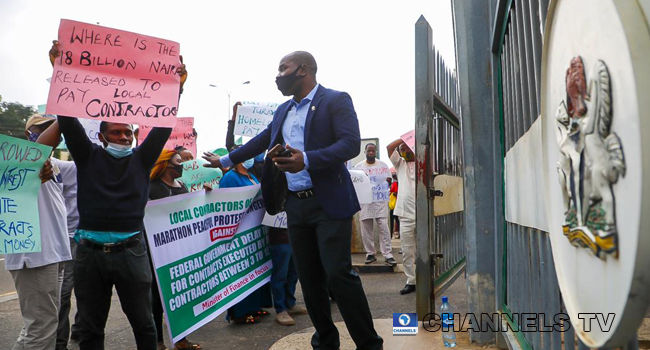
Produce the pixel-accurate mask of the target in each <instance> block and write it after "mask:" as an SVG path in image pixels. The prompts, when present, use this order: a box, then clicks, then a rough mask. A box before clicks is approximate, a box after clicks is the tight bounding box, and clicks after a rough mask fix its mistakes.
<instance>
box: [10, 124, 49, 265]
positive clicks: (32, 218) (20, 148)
mask: <svg viewBox="0 0 650 350" xmlns="http://www.w3.org/2000/svg"><path fill="white" fill-rule="evenodd" d="M50 151H51V148H50V147H46V146H43V145H40V144H37V143H34V142H29V141H25V140H20V139H17V138H13V137H9V136H5V135H1V134H0V253H2V254H15V253H35V252H40V251H41V233H40V232H41V228H40V222H39V215H38V191H39V189H40V187H41V180H40V178H39V177H38V174H39V172H40V170H41V168H42V167H43V164H44V163H45V161H46V160H47V158H48V156H49V154H50Z"/></svg>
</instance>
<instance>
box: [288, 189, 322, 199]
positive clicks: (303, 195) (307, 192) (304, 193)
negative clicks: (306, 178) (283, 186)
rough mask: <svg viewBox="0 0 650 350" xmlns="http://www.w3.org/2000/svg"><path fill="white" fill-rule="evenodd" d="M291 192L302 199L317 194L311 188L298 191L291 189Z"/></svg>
mask: <svg viewBox="0 0 650 350" xmlns="http://www.w3.org/2000/svg"><path fill="white" fill-rule="evenodd" d="M289 193H291V194H292V195H293V196H295V197H298V198H300V199H305V198H309V197H313V196H315V195H316V193H314V190H312V189H311V188H310V189H308V190H304V191H297V192H294V191H289Z"/></svg>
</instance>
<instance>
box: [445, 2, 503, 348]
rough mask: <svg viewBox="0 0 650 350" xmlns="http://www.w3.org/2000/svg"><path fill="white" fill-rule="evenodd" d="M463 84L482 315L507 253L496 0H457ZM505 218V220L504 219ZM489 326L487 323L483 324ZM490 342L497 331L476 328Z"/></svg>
mask: <svg viewBox="0 0 650 350" xmlns="http://www.w3.org/2000/svg"><path fill="white" fill-rule="evenodd" d="M452 7H453V16H454V27H455V28H454V29H455V36H456V57H457V63H456V64H457V73H458V77H459V86H460V101H461V116H462V118H461V119H462V135H463V148H464V149H463V152H464V160H465V229H466V232H467V270H466V271H467V289H468V295H469V298H468V299H469V300H468V302H469V305H468V310H469V312H470V313H473V314H475V315H477V318H478V319H479V320H480V317H478V316H479V315H480V314H481V313H488V314H492V313H494V312H497V310H498V305H499V304H500V303H499V301H498V300H497V297H496V296H497V286H498V284H497V279H498V278H500V276H501V272H500V271H497V267H498V266H501V265H500V264H498V260H499V258H502V255H501V254H502V253H500V252H501V250H499V247H498V242H500V238H501V235H502V233H503V226H502V222H503V221H502V215H503V213H502V210H501V208H502V205H501V204H500V203H501V198H502V192H501V183H502V181H503V177H502V175H501V174H502V173H501V161H502V158H501V145H500V141H499V135H500V132H499V130H500V129H499V124H498V114H495V113H494V111H495V110H496V109H495V107H496V106H495V101H498V99H495V97H496V96H497V95H496V92H497V86H496V80H495V77H494V76H493V73H494V72H496V71H497V70H496V69H495V66H494V64H495V62H494V61H493V55H492V51H491V43H492V24H493V22H494V18H493V17H494V12H495V11H496V0H485V1H483V0H482V1H474V0H452ZM500 223H501V224H500ZM481 328H482V329H483V330H486V329H487V327H486V325H485V324H483V325H482V327H481ZM470 339H471V340H472V341H474V342H477V343H480V344H485V343H493V342H495V340H496V335H495V333H494V332H471V333H470Z"/></svg>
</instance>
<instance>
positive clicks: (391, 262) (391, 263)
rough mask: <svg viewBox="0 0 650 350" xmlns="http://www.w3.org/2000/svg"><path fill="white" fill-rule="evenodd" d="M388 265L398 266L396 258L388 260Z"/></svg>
mask: <svg viewBox="0 0 650 350" xmlns="http://www.w3.org/2000/svg"><path fill="white" fill-rule="evenodd" d="M386 264H388V265H390V266H396V265H397V261H395V259H394V258H388V259H386Z"/></svg>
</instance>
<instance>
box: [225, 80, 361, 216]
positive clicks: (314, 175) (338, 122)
mask: <svg viewBox="0 0 650 350" xmlns="http://www.w3.org/2000/svg"><path fill="white" fill-rule="evenodd" d="M290 108H291V104H290V101H287V102H285V103H283V104H281V105H280V106H279V107H278V109H277V110H276V112H275V115H274V116H273V121H272V122H271V124H269V126H268V127H267V128H266V130H264V131H263V132H261V133H260V134H259V135H257V136H256V137H255V138H253V139H252V140H250V141H248V142H247V143H246V144H245V145H244V146H242V147H240V148H238V149H237V150H235V151H233V152H232V153H230V159H231V160H232V161H233V163H234V164H237V163H240V162H243V161H244V160H246V159H250V158H253V157H254V156H256V155H258V154H260V153H261V152H263V151H264V150H265V149H266V150H270V149H271V148H273V146H275V145H276V144H278V143H280V144H282V145H285V142H284V140H283V138H282V126H283V124H284V120H285V118H286V116H287V113H288V112H289V109H290ZM360 148H361V137H360V135H359V121H358V120H357V114H356V112H355V111H354V106H353V105H352V99H351V98H350V95H348V94H347V93H345V92H340V91H336V90H331V89H327V88H325V87H323V86H322V85H321V86H320V87H319V88H318V90H317V91H316V95H315V96H314V99H313V100H312V102H311V106H310V107H309V112H308V114H307V120H306V121H305V149H304V150H303V151H305V152H306V153H307V158H308V159H309V170H308V171H309V175H310V176H311V180H312V184H313V190H314V193H316V198H317V199H318V201H319V202H320V204H321V206H322V207H323V210H324V211H325V213H326V214H327V215H328V216H329V217H330V218H331V219H334V220H341V219H347V218H350V217H352V215H354V213H356V212H358V211H359V210H361V208H360V207H359V200H358V199H357V194H356V192H355V191H354V187H353V185H352V180H350V173H349V172H348V170H347V168H346V167H345V162H346V161H347V160H350V159H352V158H354V157H356V156H357V155H358V154H359V151H360ZM286 188H287V185H286V177H285V175H284V173H283V172H282V171H280V170H279V169H277V168H276V167H275V166H274V165H273V162H272V161H271V160H270V159H266V160H265V161H264V175H263V177H262V195H263V196H264V203H265V205H266V210H267V211H268V212H269V213H270V214H276V213H278V212H281V211H283V210H284V201H285V200H286V196H287V194H286Z"/></svg>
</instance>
